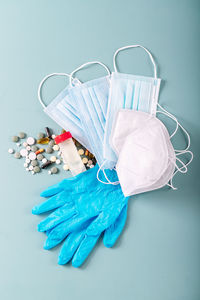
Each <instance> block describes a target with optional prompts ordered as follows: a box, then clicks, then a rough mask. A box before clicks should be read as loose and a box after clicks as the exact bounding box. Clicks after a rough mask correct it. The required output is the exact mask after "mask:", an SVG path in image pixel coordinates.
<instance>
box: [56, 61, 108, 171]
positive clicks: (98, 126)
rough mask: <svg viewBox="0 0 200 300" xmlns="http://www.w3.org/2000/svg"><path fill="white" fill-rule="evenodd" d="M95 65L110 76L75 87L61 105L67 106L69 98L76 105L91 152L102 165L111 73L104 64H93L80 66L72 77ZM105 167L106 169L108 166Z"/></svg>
mask: <svg viewBox="0 0 200 300" xmlns="http://www.w3.org/2000/svg"><path fill="white" fill-rule="evenodd" d="M93 63H97V64H99V65H101V66H103V67H104V68H105V69H106V71H107V73H108V76H104V77H101V78H98V79H94V80H90V81H88V82H85V83H83V84H81V85H77V86H75V87H73V88H72V89H70V90H69V95H68V96H67V98H66V99H65V100H63V101H62V102H61V103H60V104H61V105H65V101H66V100H67V102H68V103H69V102H70V101H69V100H68V98H69V97H70V98H71V99H73V101H74V102H75V103H76V107H77V109H78V114H79V118H80V121H81V126H82V128H83V131H84V133H85V135H86V137H87V140H88V141H89V143H90V147H91V152H92V153H93V154H94V156H95V158H96V160H97V162H98V164H99V165H101V164H102V163H103V161H104V158H103V140H104V133H105V122H106V113H107V104H108V94H109V87H110V71H109V69H108V68H107V67H106V66H105V65H104V64H102V63H100V62H92V63H87V64H84V65H82V66H80V67H79V68H77V69H76V70H75V71H74V72H72V73H71V76H73V75H74V73H75V72H77V71H79V70H80V69H82V68H83V67H85V66H86V65H89V64H93ZM104 167H105V168H106V166H104Z"/></svg>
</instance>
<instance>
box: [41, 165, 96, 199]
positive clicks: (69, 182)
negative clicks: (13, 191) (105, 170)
mask: <svg viewBox="0 0 200 300" xmlns="http://www.w3.org/2000/svg"><path fill="white" fill-rule="evenodd" d="M97 167H98V166H95V167H94V168H92V169H90V170H88V171H85V172H83V173H80V174H78V175H76V176H74V177H70V178H66V179H64V180H62V181H61V182H59V183H57V184H55V185H52V186H50V187H48V188H47V189H46V190H44V191H43V192H42V193H41V194H40V196H41V197H51V196H53V195H55V194H57V193H59V192H61V191H63V190H66V191H68V193H72V192H73V193H74V192H78V193H79V192H83V191H85V189H86V186H91V183H90V181H91V180H92V181H93V180H95V181H96V180H97V179H96V173H97ZM85 176H87V180H86V177H85ZM89 178H90V179H91V180H89Z"/></svg>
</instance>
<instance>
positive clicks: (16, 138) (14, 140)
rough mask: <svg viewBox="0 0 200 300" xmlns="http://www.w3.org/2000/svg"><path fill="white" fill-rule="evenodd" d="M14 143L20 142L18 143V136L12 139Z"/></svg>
mask: <svg viewBox="0 0 200 300" xmlns="http://www.w3.org/2000/svg"><path fill="white" fill-rule="evenodd" d="M12 141H13V142H14V143H16V142H18V141H19V137H18V136H16V135H14V136H13V137H12Z"/></svg>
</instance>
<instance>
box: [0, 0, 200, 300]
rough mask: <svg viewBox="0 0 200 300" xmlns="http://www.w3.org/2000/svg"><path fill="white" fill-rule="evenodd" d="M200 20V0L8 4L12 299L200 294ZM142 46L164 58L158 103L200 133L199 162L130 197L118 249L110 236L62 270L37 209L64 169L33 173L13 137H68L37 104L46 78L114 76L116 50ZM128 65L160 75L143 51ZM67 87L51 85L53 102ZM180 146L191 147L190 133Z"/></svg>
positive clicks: (4, 59) (6, 198) (1, 68)
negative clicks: (108, 242)
mask: <svg viewBox="0 0 200 300" xmlns="http://www.w3.org/2000/svg"><path fill="white" fill-rule="evenodd" d="M199 22H200V3H199V1H194V0H188V1H184V0H183V1H177V0H176V1H174V0H168V1H164V0H163V1H160V0H157V1H156V0H152V1H147V0H146V1H145V0H140V1H135V0H129V1H128V0H124V1H114V0H112V1H108V0H101V1H96V0H95V1H94V0H93V1H92V0H91V1H89V0H86V1H80V0H76V1H66V0H65V1H64V0H58V1H47V0H43V1H39V0H36V1H25V0H24V1H22V0H18V1H11V0H8V1H3V0H1V1H0V37H1V46H0V103H1V107H0V113H1V116H0V122H1V124H0V128H1V147H0V151H1V172H0V176H1V218H0V240H1V247H0V298H1V299H2V300H13V299H16V300H18V299H19V300H24V299H26V300H33V299H34V300H35V299H37V300H43V299H48V300H53V299H56V300H61V299H70V300H78V299H82V300H83V299H87V300H92V299H96V300H100V299H101V300H102V299H104V300H121V299H126V300H132V299H134V300H151V299H152V300H160V299H162V300H188V299H189V300H198V299H200V285H199V277H200V259H199V253H200V235H199V228H200V218H199V217H200V202H199V201H200V197H199V196H200V193H199V192H200V189H199V186H200V185H199V170H200V163H199V162H200V161H199V156H200V142H199V127H200V126H199V122H200V118H199V113H200V100H199V92H200V85H199V78H200V60H199V52H200V43H199V34H200V26H199ZM136 43H140V44H142V45H144V46H146V47H148V48H149V49H150V50H151V51H152V53H153V55H154V56H155V58H156V62H157V64H158V66H159V76H160V77H161V78H162V88H161V93H160V98H159V101H160V103H161V104H163V105H164V107H165V108H167V109H169V110H170V111H171V112H172V113H174V114H175V115H176V116H177V117H178V119H179V120H180V121H181V122H182V123H183V124H184V126H185V127H186V128H187V129H188V131H189V132H190V134H191V142H192V150H193V151H194V155H195V158H194V162H193V163H192V165H191V167H189V172H188V173H187V175H177V176H176V178H175V180H174V183H175V184H176V186H177V187H178V190H177V191H175V192H173V191H171V190H169V189H166V188H164V189H162V190H159V191H155V192H151V193H146V194H144V195H138V196H137V197H134V198H133V199H132V200H131V201H130V204H129V212H128V220H127V224H126V228H125V230H124V232H123V235H122V237H121V238H120V240H119V241H118V243H117V245H116V246H115V247H114V248H113V249H106V248H105V247H104V246H103V244H102V241H100V243H99V244H98V246H97V247H96V248H95V250H94V251H93V253H92V255H91V256H90V258H89V259H88V260H87V262H86V263H85V264H84V266H83V267H82V268H80V269H74V268H73V267H71V265H70V264H69V265H67V266H65V267H61V266H59V265H57V254H58V250H59V249H55V250H53V251H45V250H43V249H42V246H43V242H44V240H45V236H44V235H43V234H41V233H38V232H37V231H36V226H37V223H38V221H39V220H40V219H41V218H40V217H36V216H33V215H32V214H31V208H32V206H33V205H34V204H36V203H39V202H40V201H42V200H41V199H40V197H39V193H40V192H41V191H42V190H43V189H44V188H46V187H47V186H49V185H51V184H53V183H56V182H58V181H60V180H61V179H62V178H63V177H64V174H63V173H60V174H59V175H56V176H48V175H47V174H46V173H44V172H43V174H41V175H38V176H31V175H30V174H27V173H26V172H25V170H24V168H23V166H22V161H17V160H14V158H13V159H12V157H10V156H9V154H8V153H7V150H8V148H9V147H10V146H12V142H11V141H10V138H11V136H12V135H13V134H18V132H20V131H26V132H27V133H28V134H29V135H35V134H36V133H38V132H39V131H42V130H43V128H44V127H45V126H49V127H51V128H54V129H55V131H56V133H59V132H60V128H59V127H58V126H56V125H55V124H54V122H53V121H51V120H50V119H49V117H48V116H46V115H45V114H44V113H43V111H42V107H41V106H40V104H39V102H38V101H37V87H38V84H39V81H40V80H41V78H42V77H43V76H44V75H46V74H48V73H51V72H71V71H72V70H73V69H75V68H76V67H77V66H79V65H80V64H81V63H84V62H86V61H88V60H100V61H102V62H104V63H106V64H107V65H108V66H109V67H110V68H111V70H113V66H112V55H113V53H114V50H115V49H117V48H118V47H121V46H124V45H129V44H136ZM118 64H119V67H120V70H121V71H122V72H128V73H132V74H141V75H151V74H152V67H151V64H150V62H149V60H148V57H147V55H146V54H145V53H143V51H142V50H129V51H126V52H124V53H121V54H119V56H118ZM101 75H104V71H103V69H102V70H101V68H100V67H94V68H88V69H87V70H84V71H83V72H80V73H79V74H77V76H80V79H82V80H87V79H92V78H94V77H98V76H101ZM66 84H67V80H66V79H63V78H62V79H61V78H54V79H51V80H49V82H48V83H47V84H46V86H45V88H44V97H45V100H46V101H47V102H48V101H49V102H50V100H51V99H53V97H54V96H55V95H56V94H57V93H58V91H60V90H61V89H62V88H64V87H65V86H66ZM167 122H168V121H167ZM169 123H170V122H169ZM170 124H171V123H170ZM177 140H178V141H177ZM176 141H177V142H176V144H178V145H177V146H178V147H183V146H184V139H183V137H182V136H181V134H179V138H178V139H176Z"/></svg>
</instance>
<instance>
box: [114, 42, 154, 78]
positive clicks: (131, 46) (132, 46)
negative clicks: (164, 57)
mask: <svg viewBox="0 0 200 300" xmlns="http://www.w3.org/2000/svg"><path fill="white" fill-rule="evenodd" d="M138 47H139V48H142V49H143V50H144V51H146V52H147V54H148V55H149V57H150V60H151V62H152V64H153V69H154V78H155V79H157V68H156V63H155V61H154V59H153V56H152V54H151V52H150V51H149V50H147V48H145V47H144V46H141V45H129V46H124V47H121V48H119V49H117V50H116V51H115V53H114V55H113V67H114V70H115V72H118V70H117V66H116V56H117V54H118V53H119V52H120V51H123V50H126V49H130V48H138Z"/></svg>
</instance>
